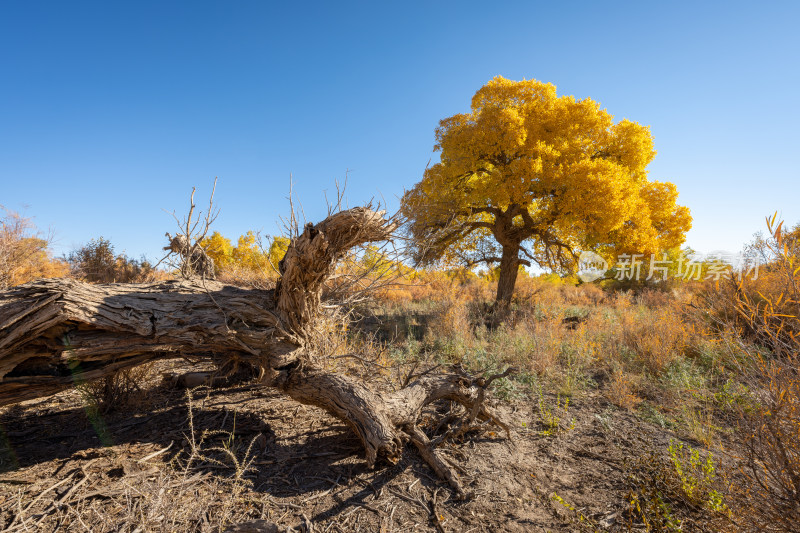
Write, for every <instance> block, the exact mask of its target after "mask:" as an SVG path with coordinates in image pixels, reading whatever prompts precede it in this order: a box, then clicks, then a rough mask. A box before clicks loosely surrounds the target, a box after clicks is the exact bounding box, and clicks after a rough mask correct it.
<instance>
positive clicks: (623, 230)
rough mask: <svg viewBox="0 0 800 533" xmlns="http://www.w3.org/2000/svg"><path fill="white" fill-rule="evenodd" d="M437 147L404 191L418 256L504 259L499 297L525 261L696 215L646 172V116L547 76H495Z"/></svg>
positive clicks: (648, 240) (679, 237)
mask: <svg viewBox="0 0 800 533" xmlns="http://www.w3.org/2000/svg"><path fill="white" fill-rule="evenodd" d="M434 149H435V150H437V151H439V152H441V157H440V162H439V163H437V164H435V165H433V166H431V167H429V168H428V169H427V170H426V171H425V174H424V176H423V178H422V181H420V182H419V183H417V184H416V185H415V186H414V188H413V189H411V190H410V191H407V192H406V193H405V195H404V196H403V201H402V212H403V214H404V215H405V216H406V217H407V218H408V221H409V223H408V229H409V233H410V235H411V237H412V242H413V243H414V248H413V249H414V255H415V258H416V259H417V260H418V261H420V262H421V263H422V264H426V263H427V264H431V263H434V262H439V261H445V262H450V261H454V260H457V261H459V262H463V263H465V264H466V265H468V266H472V265H475V264H478V263H481V262H483V263H488V264H490V265H499V269H500V270H499V277H498V286H497V294H496V305H497V306H507V305H508V303H509V302H510V301H511V296H512V294H513V291H514V285H515V283H516V279H517V275H518V271H519V266H520V265H526V266H530V265H531V264H532V263H536V264H537V265H539V266H542V267H547V268H552V269H560V268H570V267H572V266H574V264H575V260H576V255H577V253H578V252H579V251H583V250H593V251H595V252H597V253H599V254H601V255H602V256H604V257H606V258H608V259H611V258H613V256H614V255H615V254H619V253H653V252H656V251H658V250H662V249H667V248H673V247H676V246H680V245H681V244H682V243H683V241H684V236H685V233H686V231H688V230H689V228H690V227H691V220H692V219H691V216H690V214H689V210H688V209H687V208H686V207H682V206H679V205H677V204H676V200H677V196H678V191H677V189H676V188H675V185H673V184H672V183H664V182H657V181H649V180H648V177H647V165H648V164H649V163H650V162H651V161H652V160H653V157H654V156H655V154H656V152H655V150H654V149H653V138H652V135H651V134H650V130H649V128H648V127H646V126H642V125H640V124H638V123H636V122H631V121H629V120H621V121H619V122H615V121H614V117H613V116H612V115H611V114H609V113H608V112H607V111H606V110H605V109H601V107H600V105H599V104H598V103H597V102H595V101H593V100H591V99H589V98H586V99H583V100H576V99H575V98H574V97H572V96H560V97H559V96H557V95H556V88H555V86H554V85H552V84H549V83H542V82H539V81H536V80H523V81H519V82H517V81H511V80H507V79H505V78H503V77H500V76H498V77H496V78H494V79H492V80H491V81H490V82H489V83H487V84H486V85H485V86H483V87H481V88H480V89H479V90H478V92H477V93H476V94H475V96H474V97H473V98H472V110H471V112H470V113H464V114H457V115H454V116H452V117H449V118H446V119H444V120H442V121H441V122H440V123H439V127H438V128H437V129H436V145H435V147H434Z"/></svg>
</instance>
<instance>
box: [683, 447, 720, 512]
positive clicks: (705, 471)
mask: <svg viewBox="0 0 800 533" xmlns="http://www.w3.org/2000/svg"><path fill="white" fill-rule="evenodd" d="M669 456H670V460H671V461H672V465H673V467H674V468H675V473H676V474H677V475H678V477H679V478H680V481H681V490H682V491H683V495H684V496H685V497H686V499H687V500H688V501H689V502H690V503H692V504H694V505H698V506H700V507H705V508H708V509H711V510H712V511H717V512H724V511H726V510H727V506H726V505H725V504H724V503H723V501H722V494H720V493H719V492H718V491H717V490H715V489H713V488H712V486H713V484H714V480H715V479H716V476H717V474H716V467H715V466H714V456H713V454H712V453H711V452H709V453H708V455H706V458H705V459H703V458H701V457H700V452H699V451H698V450H697V449H695V448H692V447H691V446H688V445H684V444H683V443H682V442H675V441H674V440H671V441H670V443H669Z"/></svg>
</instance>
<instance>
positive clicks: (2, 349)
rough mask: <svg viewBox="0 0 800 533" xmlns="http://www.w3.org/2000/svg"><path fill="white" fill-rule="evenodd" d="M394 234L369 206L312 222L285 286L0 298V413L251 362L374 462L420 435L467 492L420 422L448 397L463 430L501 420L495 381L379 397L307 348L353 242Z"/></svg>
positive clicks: (67, 290) (70, 287)
mask: <svg viewBox="0 0 800 533" xmlns="http://www.w3.org/2000/svg"><path fill="white" fill-rule="evenodd" d="M393 229H394V226H393V224H392V223H390V222H388V221H386V220H385V219H384V218H383V213H381V212H375V211H372V210H370V209H367V208H356V209H351V210H348V211H343V212H340V213H337V214H334V215H332V216H330V217H328V218H327V219H326V220H324V221H322V222H321V223H319V224H317V225H316V226H315V225H312V224H308V225H307V226H306V227H305V229H304V231H303V233H302V234H301V235H300V236H299V237H297V238H296V239H294V240H293V241H292V242H291V244H290V245H289V248H288V251H287V252H286V255H285V257H284V259H283V261H282V262H281V265H280V270H281V279H280V281H279V282H278V284H277V286H276V288H275V289H274V290H247V289H242V288H238V287H234V286H229V285H223V284H221V283H219V282H216V281H211V280H192V281H187V280H180V281H178V280H176V281H166V282H159V283H148V284H130V285H121V284H110V285H89V284H86V283H82V282H79V281H75V280H71V279H45V280H39V281H36V282H33V283H28V284H26V285H21V286H18V287H15V288H12V289H11V290H9V291H6V292H4V293H0V406H2V405H6V404H10V403H15V402H19V401H22V400H27V399H32V398H36V397H40V396H46V395H49V394H53V393H55V392H58V391H60V390H63V389H66V388H68V387H71V386H73V385H75V384H80V383H83V382H85V381H88V380H92V379H96V378H99V377H103V376H107V375H111V374H113V373H115V372H117V371H119V370H121V369H125V368H130V367H133V366H136V365H139V364H141V363H143V362H145V361H148V360H152V359H156V358H171V357H176V356H185V357H203V358H212V359H215V360H218V361H221V362H223V363H225V362H227V363H231V362H234V363H235V362H239V361H246V362H249V363H251V364H254V365H257V366H259V367H261V368H262V369H264V372H265V381H266V382H267V384H269V385H272V386H274V387H277V388H278V389H280V390H281V391H283V392H285V393H286V394H287V395H289V396H290V397H292V398H293V399H295V400H297V401H298V402H301V403H304V404H309V405H315V406H318V407H321V408H323V409H325V410H327V411H328V412H330V413H331V414H333V415H334V416H336V417H338V418H340V419H342V420H344V421H345V422H347V423H348V424H349V425H350V427H351V428H352V429H353V430H354V431H355V433H356V434H357V435H358V436H359V437H360V439H361V441H362V443H363V444H364V448H365V450H366V458H367V462H368V464H370V465H373V464H374V463H375V461H376V459H377V458H378V457H381V456H382V457H385V458H386V459H388V460H389V461H391V462H394V461H397V460H398V459H399V457H400V454H401V452H402V447H403V443H404V442H406V441H408V440H411V441H413V442H414V443H415V444H416V445H417V446H418V447H420V449H421V450H426V452H425V453H423V456H424V457H425V458H426V460H428V462H430V463H431V465H432V466H433V467H434V468H435V469H436V470H437V472H439V473H440V475H444V476H445V477H448V478H452V479H450V482H451V484H452V485H453V486H454V487H455V488H456V490H457V491H459V492H462V490H463V489H462V488H461V487H460V485H459V483H458V481H457V479H456V477H455V476H454V475H453V474H452V472H450V473H449V474H445V473H442V471H441V470H442V469H443V468H445V466H444V465H445V463H444V462H443V461H442V460H441V459H440V458H438V457H437V456H436V452H435V451H434V450H433V447H432V446H431V445H430V443H428V442H426V440H425V439H424V434H422V435H420V433H421V432H420V431H419V430H418V428H416V423H417V420H418V418H419V414H420V411H421V410H422V408H423V407H424V406H425V405H427V404H429V403H431V402H433V401H436V400H438V399H443V398H446V399H450V400H454V401H457V402H459V403H461V404H462V405H464V406H465V407H466V408H467V412H468V413H470V414H469V417H468V420H465V422H464V424H463V428H462V429H467V426H470V425H472V424H473V422H474V421H475V420H476V418H478V419H481V420H495V421H496V419H494V417H493V416H492V415H491V413H489V412H488V411H487V410H486V408H485V407H484V406H483V393H484V389H485V387H486V385H487V383H485V382H484V381H483V380H482V379H480V378H478V379H475V378H471V377H468V376H465V375H462V374H448V375H429V376H425V377H423V378H420V379H417V380H416V381H414V382H412V383H410V384H409V385H408V386H407V387H405V388H403V389H401V390H399V391H397V392H395V393H392V394H378V393H376V392H375V391H372V390H370V389H369V388H368V387H366V386H365V385H364V384H363V383H362V382H360V381H358V380H355V379H353V378H351V377H348V376H344V375H339V374H334V373H330V372H327V371H324V370H322V369H321V368H318V367H317V366H315V365H314V363H313V361H312V359H311V358H310V356H309V354H308V353H307V352H306V349H305V348H306V345H307V343H308V340H309V338H310V336H311V334H312V330H313V327H314V321H315V318H316V317H318V316H319V312H320V310H319V308H320V294H321V291H322V286H323V283H324V281H325V279H326V278H327V277H328V276H329V275H330V274H331V273H332V271H333V268H334V267H335V264H336V261H337V260H338V259H339V258H340V257H341V256H342V254H344V253H345V252H346V251H347V250H349V249H350V248H352V247H353V246H356V245H358V244H362V243H365V242H373V241H379V240H384V239H386V238H387V237H389V235H390V233H391V232H392V230H393ZM498 423H499V421H498ZM426 454H427V456H426Z"/></svg>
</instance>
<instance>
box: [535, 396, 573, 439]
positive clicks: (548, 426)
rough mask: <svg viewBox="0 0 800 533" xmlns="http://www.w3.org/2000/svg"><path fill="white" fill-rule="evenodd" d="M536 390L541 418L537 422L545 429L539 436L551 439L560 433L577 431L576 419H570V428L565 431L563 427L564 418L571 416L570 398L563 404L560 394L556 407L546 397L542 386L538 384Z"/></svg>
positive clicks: (566, 398)
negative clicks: (550, 437)
mask: <svg viewBox="0 0 800 533" xmlns="http://www.w3.org/2000/svg"><path fill="white" fill-rule="evenodd" d="M534 390H535V392H536V396H537V406H538V408H539V409H538V413H539V418H538V420H537V422H538V424H539V425H540V426H541V427H542V428H543V429H542V430H541V431H539V435H542V436H545V437H549V436H551V435H555V434H556V433H558V432H559V431H572V430H573V429H575V417H572V418H571V419H570V422H569V426H567V427H566V428H564V429H562V427H561V420H562V418H564V417H566V416H567V415H568V414H569V397H565V398H564V401H563V402H562V401H561V395H560V394H559V395H558V396H556V402H555V405H552V404H550V402H548V401H547V399H546V398H545V397H544V393H543V392H542V386H541V385H538V384H537V385H536V386H535V387H534ZM560 413H563V414H560Z"/></svg>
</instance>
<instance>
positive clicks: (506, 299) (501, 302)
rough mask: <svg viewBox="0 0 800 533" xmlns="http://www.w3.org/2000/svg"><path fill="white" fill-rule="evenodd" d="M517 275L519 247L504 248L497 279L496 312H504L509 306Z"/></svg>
mask: <svg viewBox="0 0 800 533" xmlns="http://www.w3.org/2000/svg"><path fill="white" fill-rule="evenodd" d="M518 273H519V246H504V247H503V256H502V257H501V259H500V275H499V277H498V279H497V296H496V298H495V310H496V311H505V310H507V309H508V306H509V305H510V304H511V297H512V296H513V294H514V286H515V285H516V284H517V274H518Z"/></svg>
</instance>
